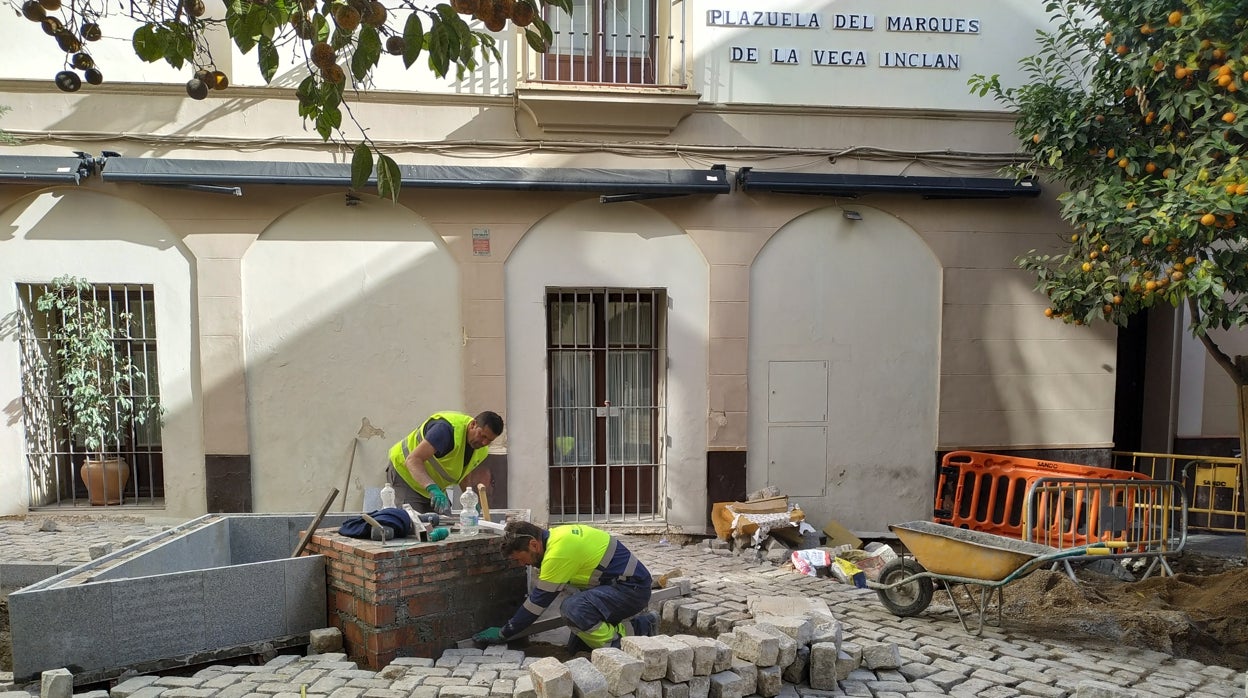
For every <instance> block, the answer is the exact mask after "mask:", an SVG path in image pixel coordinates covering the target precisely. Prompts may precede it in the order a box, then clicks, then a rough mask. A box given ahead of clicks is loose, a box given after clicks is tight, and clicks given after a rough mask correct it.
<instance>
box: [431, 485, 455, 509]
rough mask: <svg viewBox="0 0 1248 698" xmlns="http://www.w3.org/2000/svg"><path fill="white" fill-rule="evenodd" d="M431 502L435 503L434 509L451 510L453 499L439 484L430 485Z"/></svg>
mask: <svg viewBox="0 0 1248 698" xmlns="http://www.w3.org/2000/svg"><path fill="white" fill-rule="evenodd" d="M428 490H429V503H430V504H432V505H433V509H434V511H437V512H439V513H443V512H449V511H450V510H451V500H450V499H448V498H447V496H446V493H445V492H443V491H442V488H441V487H438V486H437V485H429V487H428Z"/></svg>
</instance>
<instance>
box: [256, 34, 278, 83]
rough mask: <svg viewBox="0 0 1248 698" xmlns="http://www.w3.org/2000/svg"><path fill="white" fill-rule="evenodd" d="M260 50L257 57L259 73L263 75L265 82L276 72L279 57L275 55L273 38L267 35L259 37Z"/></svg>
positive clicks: (275, 49)
mask: <svg viewBox="0 0 1248 698" xmlns="http://www.w3.org/2000/svg"><path fill="white" fill-rule="evenodd" d="M259 43H260V51H259V54H258V56H257V59H258V61H259V63H260V75H261V76H263V77H264V82H265V83H266V84H267V83H269V82H271V81H272V80H273V76H274V75H276V74H277V65H278V63H279V62H280V60H281V59H280V58H278V55H277V46H275V45H274V44H273V40H272V39H270V38H268V37H264V36H262V37H260V42H259Z"/></svg>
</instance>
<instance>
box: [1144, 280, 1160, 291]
mask: <svg viewBox="0 0 1248 698" xmlns="http://www.w3.org/2000/svg"><path fill="white" fill-rule="evenodd" d="M1144 290H1145V291H1156V290H1157V282H1156V281H1149V282H1148V283H1146V284H1144Z"/></svg>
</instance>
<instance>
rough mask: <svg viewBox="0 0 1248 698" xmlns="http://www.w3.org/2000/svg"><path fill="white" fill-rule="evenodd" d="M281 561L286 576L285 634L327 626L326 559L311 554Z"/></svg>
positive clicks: (304, 631)
mask: <svg viewBox="0 0 1248 698" xmlns="http://www.w3.org/2000/svg"><path fill="white" fill-rule="evenodd" d="M292 549H293V548H292ZM280 564H281V568H282V570H284V572H285V575H286V577H285V583H286V633H287V634H290V635H297V634H300V633H307V632H311V631H312V630H314V629H316V628H320V627H324V625H325V613H326V611H325V595H326V592H325V558H323V557H321V556H320V555H308V556H303V557H296V558H286V559H284V560H282V561H281V563H280Z"/></svg>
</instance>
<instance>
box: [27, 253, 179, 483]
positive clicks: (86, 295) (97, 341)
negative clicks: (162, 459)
mask: <svg viewBox="0 0 1248 698" xmlns="http://www.w3.org/2000/svg"><path fill="white" fill-rule="evenodd" d="M35 308H36V309H37V310H39V311H40V312H41V313H43V314H44V316H45V317H46V319H47V328H48V340H49V354H50V356H51V359H52V360H51V363H52V367H51V375H52V378H53V384H52V389H53V392H54V395H56V396H58V397H59V398H60V409H59V410H58V411H57V414H56V419H57V422H58V424H59V425H60V426H61V427H62V428H63V429H65V431H66V432H67V433H68V435H69V438H70V439H71V440H72V441H73V443H74V444H76V445H77V446H79V447H81V448H83V449H84V450H85V451H86V460H85V462H84V463H83V465H82V468H81V469H80V475H81V477H82V480H83V482H84V483H86V486H87V492H88V494H89V497H90V501H91V504H92V505H97V506H98V505H105V504H121V503H122V499H123V493H124V492H125V486H126V483H127V482H128V481H129V479H130V468H129V466H128V465H127V464H126V462H125V460H123V459H122V458H121V456H120V450H121V445H122V444H123V443H124V442H125V440H126V437H127V436H128V435H129V434H130V432H131V430H132V429H133V427H134V426H141V425H144V424H147V423H149V421H153V420H154V422H155V423H156V424H163V410H162V408H161V406H160V404H159V400H158V399H157V398H156V397H155V396H152V395H147V394H145V391H143V390H141V389H139V390H136V388H141V386H144V385H145V383H146V380H145V378H146V377H145V375H144V373H143V371H142V370H140V368H139V367H138V366H136V365H135V364H134V362H133V361H132V360H131V358H130V355H129V352H128V351H126V350H125V349H126V348H125V344H124V342H125V341H126V340H127V339H128V337H129V327H130V322H131V320H132V315H131V314H130V313H126V312H119V313H113V312H111V310H110V308H109V307H108V305H106V304H104V303H101V302H100V301H98V300H96V298H95V295H94V293H93V290H92V286H91V284H90V283H88V282H87V281H86V280H85V279H80V278H77V277H73V276H62V277H58V278H56V279H53V280H52V283H51V284H50V285H49V286H48V288H47V290H46V291H45V292H44V293H43V294H42V295H40V296H39V297H38V298H37V299H36V301H35Z"/></svg>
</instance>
